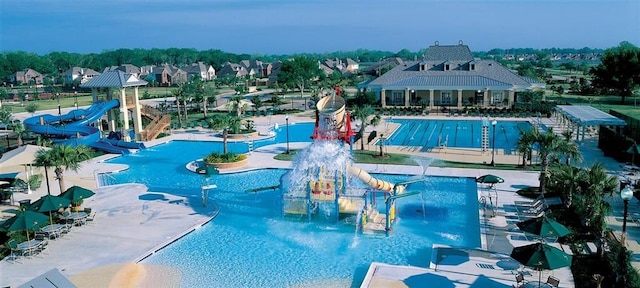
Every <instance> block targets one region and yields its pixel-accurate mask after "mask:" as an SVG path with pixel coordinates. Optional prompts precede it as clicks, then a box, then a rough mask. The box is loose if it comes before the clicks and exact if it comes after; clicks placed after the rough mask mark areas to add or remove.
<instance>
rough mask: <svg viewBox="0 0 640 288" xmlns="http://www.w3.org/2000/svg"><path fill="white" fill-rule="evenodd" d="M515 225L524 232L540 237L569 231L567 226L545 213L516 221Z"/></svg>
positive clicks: (557, 235) (553, 235) (563, 233)
mask: <svg viewBox="0 0 640 288" xmlns="http://www.w3.org/2000/svg"><path fill="white" fill-rule="evenodd" d="M516 225H517V226H518V228H520V230H522V231H524V232H529V233H531V234H535V235H539V236H542V237H562V236H566V235H568V234H569V233H571V231H569V229H567V227H565V226H564V225H562V224H560V223H558V221H556V220H553V219H551V218H548V217H547V216H545V215H543V216H540V217H537V218H532V219H527V220H525V221H521V222H518V223H516Z"/></svg>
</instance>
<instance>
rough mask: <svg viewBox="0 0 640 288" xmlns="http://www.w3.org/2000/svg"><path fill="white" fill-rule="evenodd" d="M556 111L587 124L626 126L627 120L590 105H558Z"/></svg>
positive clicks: (581, 123)
mask: <svg viewBox="0 0 640 288" xmlns="http://www.w3.org/2000/svg"><path fill="white" fill-rule="evenodd" d="M556 111H558V112H559V113H562V114H563V115H565V116H567V117H568V118H569V119H571V120H572V121H574V122H577V123H578V124H580V125H586V126H599V125H605V126H626V125H627V122H625V121H624V120H622V119H620V118H618V117H615V116H612V115H610V114H608V113H605V112H602V111H600V110H598V109H596V108H593V107H591V106H588V105H558V106H556Z"/></svg>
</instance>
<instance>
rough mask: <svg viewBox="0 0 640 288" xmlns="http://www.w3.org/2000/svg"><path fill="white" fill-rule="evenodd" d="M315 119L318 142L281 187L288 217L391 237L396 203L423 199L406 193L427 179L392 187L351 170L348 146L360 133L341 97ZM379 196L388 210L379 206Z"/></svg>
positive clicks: (325, 101) (327, 100)
mask: <svg viewBox="0 0 640 288" xmlns="http://www.w3.org/2000/svg"><path fill="white" fill-rule="evenodd" d="M316 114H317V117H316V125H315V128H314V131H313V136H312V138H313V139H314V142H313V143H312V144H311V145H310V146H309V147H307V148H306V149H304V150H302V151H300V152H298V154H297V157H296V158H295V159H294V161H293V165H292V168H293V169H292V170H291V171H290V172H288V173H286V174H284V175H283V176H282V179H281V181H280V182H281V185H280V187H281V191H283V205H282V213H283V215H285V216H296V215H297V216H301V215H302V216H306V218H307V220H308V221H311V220H312V219H315V218H323V219H328V220H332V221H340V220H341V219H355V224H356V226H357V227H358V229H359V230H360V231H362V232H365V233H376V232H381V233H387V234H388V233H389V232H391V231H392V226H393V223H394V222H395V221H396V215H397V214H396V205H395V203H396V200H397V199H398V198H402V197H406V196H411V195H416V194H419V193H420V192H408V191H407V190H406V187H407V185H409V184H411V183H414V182H419V181H424V177H419V179H418V178H417V179H415V180H412V181H408V182H405V183H390V182H388V181H384V180H382V179H378V178H376V177H373V176H372V175H371V174H369V173H368V172H366V171H364V170H362V169H361V168H358V167H356V166H354V165H352V160H351V155H350V152H349V151H348V150H347V149H346V147H345V146H344V144H345V143H349V144H352V143H351V141H352V136H353V135H354V134H355V133H354V132H353V130H352V129H351V121H350V113H349V112H348V111H347V110H346V108H345V101H344V98H342V97H341V96H340V94H339V91H338V93H336V94H333V95H330V96H326V97H323V98H322V99H320V100H319V101H318V103H317V105H316ZM358 182H359V183H358ZM362 184H364V185H362ZM380 195H382V199H383V200H384V208H378V205H377V204H378V203H377V202H379V201H380V200H377V199H378V198H381V197H380ZM354 216H355V217H354ZM350 221H353V220H350Z"/></svg>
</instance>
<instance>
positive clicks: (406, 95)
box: [404, 88, 411, 107]
mask: <svg viewBox="0 0 640 288" xmlns="http://www.w3.org/2000/svg"><path fill="white" fill-rule="evenodd" d="M409 98H411V91H409V88H405V89H404V107H409Z"/></svg>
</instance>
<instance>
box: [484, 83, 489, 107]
mask: <svg viewBox="0 0 640 288" xmlns="http://www.w3.org/2000/svg"><path fill="white" fill-rule="evenodd" d="M482 102H483V104H482V107H485V108H486V107H489V88H484V92H483V93H482Z"/></svg>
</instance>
